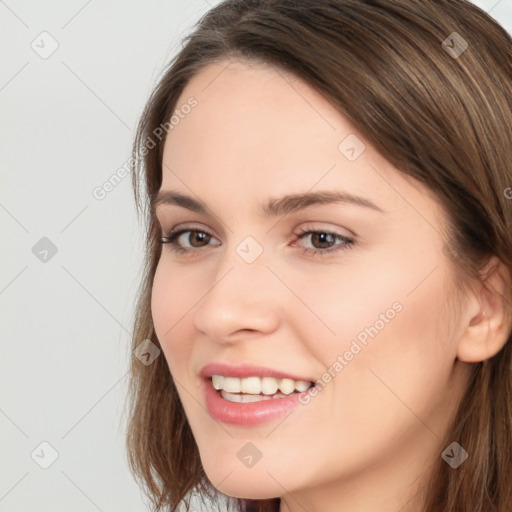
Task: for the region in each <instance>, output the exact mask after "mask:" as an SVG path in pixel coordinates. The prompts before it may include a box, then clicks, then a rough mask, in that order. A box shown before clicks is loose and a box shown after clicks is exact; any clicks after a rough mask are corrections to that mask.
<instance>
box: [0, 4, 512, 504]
mask: <svg viewBox="0 0 512 512" xmlns="http://www.w3.org/2000/svg"><path fill="white" fill-rule="evenodd" d="M218 3H219V1H215V0H209V1H206V0H186V1H185V0H182V1H178V0H167V1H164V0H151V1H147V2H143V1H124V2H122V1H120V0H104V1H99V0H89V1H84V0H73V1H70V0H67V1H64V0H58V1H53V2H51V3H50V2H37V1H35V0H31V1H29V0H8V1H7V2H3V1H0V16H1V18H0V19H1V29H0V40H1V46H0V48H1V49H0V52H1V58H2V60H1V62H2V65H1V68H0V108H1V113H0V119H1V122H0V144H1V152H0V159H1V160H0V169H1V170H0V173H1V188H0V228H1V257H2V260H1V266H0V328H1V338H0V339H1V355H0V511H1V512H22V511H23V512H28V511H36V510H37V512H50V511H52V512H55V511H73V512H94V511H98V510H99V511H102V512H107V511H123V512H132V511H133V512H140V511H144V510H148V506H147V504H145V502H144V499H143V498H142V496H141V493H140V492H139V489H138V487H137V486H136V484H135V482H134V480H133V478H132V476H131V474H130V473H129V471H128V466H127V462H126V454H125V450H124V427H125V420H124V418H123V415H122V412H123V406H124V399H125V393H126V385H127V369H128V361H129V357H130V353H129V351H130V349H129V343H130V337H129V331H130V329H131V326H132V317H133V310H134V302H135V291H136V288H137V285H138V279H139V271H140V264H141V261H142V240H143V233H142V227H141V225H139V224H138V221H137V218H136V213H135V208H134V203H133V199H132V190H131V178H130V177H129V176H127V177H126V178H124V180H123V181H122V182H121V183H120V184H119V185H118V186H117V187H116V188H115V189H114V190H112V191H111V192H110V193H108V194H107V195H106V197H105V198H104V199H103V200H98V199H96V198H95V197H94V196H93V193H92V192H93V189H94V188H95V187H98V186H101V185H102V184H103V183H104V182H105V181H106V180H108V179H109V177H110V176H111V175H112V174H114V173H115V172H116V170H117V169H119V168H120V167H122V166H123V165H124V163H125V162H126V161H127V159H128V158H129V156H130V148H131V142H132V139H133V135H134V128H135V125H136V122H137V119H138V117H139V115H140V114H141V112H142V108H143V106H144V103H145V100H146V99H147V97H148V95H149V92H150V91H151V89H152V87H153V86H154V85H155V84H156V81H157V79H158V77H159V75H160V73H161V70H162V67H163V66H164V64H165V63H166V62H167V61H168V59H169V58H170V56H171V55H172V54H174V53H175V51H177V49H178V48H179V45H180V41H181V38H182V37H183V36H184V35H185V34H186V33H188V31H189V30H190V29H191V27H192V25H193V24H194V23H195V22H196V21H197V20H198V19H199V18H200V16H201V15H203V14H204V13H205V12H206V11H207V10H208V9H209V8H210V7H211V6H213V5H216V4H218ZM475 3H476V4H477V5H479V6H480V7H482V8H483V9H485V10H486V11H488V12H490V13H491V14H492V16H493V17H494V18H496V19H497V20H498V21H499V22H500V23H502V25H503V26H504V27H505V28H506V29H507V30H508V31H509V32H512V0H500V1H498V0H489V1H486V0H481V1H476V2H475ZM456 29H457V27H454V30H455V31H456ZM44 31H47V32H48V33H49V34H50V35H51V38H53V39H54V40H55V41H56V42H57V43H58V48H57V49H56V51H55V52H54V53H53V54H52V55H50V56H49V57H47V58H42V57H41V56H40V54H38V53H36V51H35V50H34V49H33V48H32V47H31V45H32V44H34V46H36V48H37V49H38V51H39V52H40V53H42V54H43V56H46V55H44V52H48V51H49V50H50V49H51V44H55V43H52V40H51V39H50V38H49V36H40V34H41V33H42V32H44ZM447 36H448V34H447ZM33 41H34V43H33ZM43 237H47V238H48V239H49V240H51V242H52V243H53V244H54V245H55V246H56V248H57V253H56V254H55V255H54V256H51V252H50V253H48V255H47V256H46V258H47V261H46V262H43V261H41V260H40V259H39V258H38V257H36V255H35V254H34V253H33V247H34V246H35V245H36V244H37V243H38V242H39V241H40V240H41V238H43ZM39 243H41V242H39ZM36 247H39V246H36ZM38 250H39V251H41V250H44V247H43V248H41V247H39V249H38ZM36 252H37V251H36ZM40 257H44V253H41V254H40ZM141 341H142V340H141ZM42 442H47V443H49V444H50V445H51V447H52V448H49V447H48V446H47V445H41V443H42ZM52 450H55V451H56V452H57V453H58V457H57V458H56V460H55V461H54V462H53V463H52V464H51V465H50V466H49V467H48V468H47V469H42V468H41V467H40V465H39V464H43V465H44V464H45V463H47V464H48V463H49V462H52V460H53V458H55V454H54V453H53V452H52ZM31 454H32V456H31ZM36 461H37V462H36ZM38 463H39V464H38Z"/></svg>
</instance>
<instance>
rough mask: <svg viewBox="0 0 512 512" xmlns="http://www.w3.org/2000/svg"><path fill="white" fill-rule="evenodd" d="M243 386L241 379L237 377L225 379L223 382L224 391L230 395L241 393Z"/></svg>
mask: <svg viewBox="0 0 512 512" xmlns="http://www.w3.org/2000/svg"><path fill="white" fill-rule="evenodd" d="M241 385H242V383H241V382H240V379H237V378H235V377H224V380H223V381H222V389H223V390H224V391H228V392H229V393H240V391H241V389H242V387H241Z"/></svg>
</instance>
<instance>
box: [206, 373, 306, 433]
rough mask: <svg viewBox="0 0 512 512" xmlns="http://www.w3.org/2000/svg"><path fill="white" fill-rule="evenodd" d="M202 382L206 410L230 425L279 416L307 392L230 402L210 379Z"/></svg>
mask: <svg viewBox="0 0 512 512" xmlns="http://www.w3.org/2000/svg"><path fill="white" fill-rule="evenodd" d="M203 383H204V394H205V397H206V408H207V409H208V412H209V413H210V414H211V415H212V417H213V418H215V419H216V420H218V421H221V422H222V423H229V424H232V425H244V426H252V425H260V424H262V423H267V422H269V421H271V420H273V419H276V418H279V417H281V416H283V415H285V414H286V413H287V412H289V411H291V410H292V409H294V408H295V407H297V406H298V405H299V404H300V401H299V398H301V395H302V396H304V395H306V394H307V392H308V390H306V391H303V392H302V393H297V394H294V395H291V396H289V397H286V398H273V399H272V400H261V401H260V402H248V403H243V402H230V401H229V400H225V399H224V398H222V396H220V392H219V391H217V390H216V389H215V388H214V387H213V384H212V381H211V379H205V380H204V381H203ZM310 389H311V388H310Z"/></svg>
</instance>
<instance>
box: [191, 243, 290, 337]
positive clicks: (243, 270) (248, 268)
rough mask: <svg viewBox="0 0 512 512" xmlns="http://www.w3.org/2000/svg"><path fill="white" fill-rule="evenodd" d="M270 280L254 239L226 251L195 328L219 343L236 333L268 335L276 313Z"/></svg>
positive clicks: (259, 248)
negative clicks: (250, 332)
mask: <svg viewBox="0 0 512 512" xmlns="http://www.w3.org/2000/svg"><path fill="white" fill-rule="evenodd" d="M272 277H273V276H272V273H271V272H270V271H269V269H268V268H267V259H266V257H265V254H264V251H263V247H262V246H261V245H260V244H259V243H258V242H256V240H255V239H254V238H252V237H246V238H245V239H243V240H242V242H240V243H239V244H238V245H237V246H236V247H234V248H231V249H228V250H226V252H225V253H224V254H223V255H222V257H221V258H220V259H219V264H218V266H217V268H216V272H215V277H214V279H213V282H212V284H211V287H210V288H209V290H208V291H207V292H206V294H205V296H204V297H203V299H202V300H201V301H200V302H199V304H198V305H197V308H196V310H195V316H194V322H195V325H196V327H197V328H198V329H199V330H201V331H203V332H205V333H206V334H208V335H209V336H210V337H212V338H214V339H216V340H219V341H222V340H225V339H227V338H228V337H230V335H231V334H233V333H235V332H236V331H240V330H251V331H261V332H270V331H272V330H273V329H275V328H276V327H277V324H278V317H279V309H280V308H279V304H278V302H279V298H278V296H277V295H276V294H275V291H274V290H273V289H272V282H273V281H272ZM274 284H275V283H274Z"/></svg>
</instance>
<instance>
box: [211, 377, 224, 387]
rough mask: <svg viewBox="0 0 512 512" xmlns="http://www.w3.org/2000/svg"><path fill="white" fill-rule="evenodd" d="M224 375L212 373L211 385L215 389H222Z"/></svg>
mask: <svg viewBox="0 0 512 512" xmlns="http://www.w3.org/2000/svg"><path fill="white" fill-rule="evenodd" d="M223 380H224V377H223V376H222V375H212V382H213V387H214V388H215V389H222V381H223Z"/></svg>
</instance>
